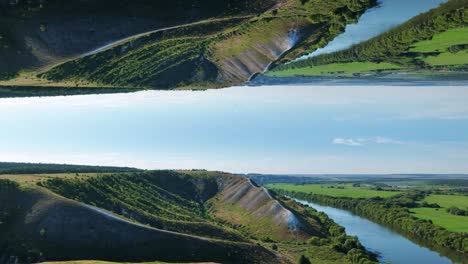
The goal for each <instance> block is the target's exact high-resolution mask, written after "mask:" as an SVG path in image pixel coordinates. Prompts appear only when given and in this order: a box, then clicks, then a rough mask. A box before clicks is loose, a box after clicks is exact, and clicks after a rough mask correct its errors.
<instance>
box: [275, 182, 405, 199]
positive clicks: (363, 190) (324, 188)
mask: <svg viewBox="0 0 468 264" xmlns="http://www.w3.org/2000/svg"><path fill="white" fill-rule="evenodd" d="M267 187H268V188H269V189H282V190H286V191H295V192H304V193H314V194H322V195H329V196H334V197H349V198H372V197H382V198H385V197H390V196H394V195H397V194H399V193H401V192H399V191H385V190H374V189H371V188H368V187H355V186H353V185H352V184H305V185H294V184H269V185H268V186H267Z"/></svg>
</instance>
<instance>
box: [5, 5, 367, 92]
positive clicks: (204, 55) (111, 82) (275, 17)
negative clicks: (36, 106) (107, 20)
mask: <svg viewBox="0 0 468 264" xmlns="http://www.w3.org/2000/svg"><path fill="white" fill-rule="evenodd" d="M101 1H104V0H101ZM141 1H143V0H141ZM97 2H99V1H97ZM176 2H178V1H176ZM202 2H204V1H202ZM206 2H212V1H206ZM219 2H229V3H225V4H226V6H228V7H233V6H235V8H234V7H233V8H228V12H221V11H219V10H218V12H217V13H216V12H215V11H216V10H217V9H215V11H213V10H212V8H209V7H208V6H209V5H205V4H204V3H203V4H198V6H197V7H198V9H196V10H195V11H194V13H197V14H198V13H200V14H201V15H198V16H194V19H192V20H191V21H197V22H195V23H189V24H186V25H182V24H185V23H183V22H187V21H185V20H184V21H174V19H172V20H169V21H174V22H173V23H172V24H170V23H166V24H164V25H161V23H159V26H155V25H156V24H157V23H156V22H154V23H147V24H148V25H149V26H147V27H137V28H139V30H140V33H141V32H148V33H147V34H144V35H142V34H137V35H135V37H134V38H131V37H130V38H129V36H132V33H131V30H122V31H121V32H123V33H121V34H119V35H118V36H116V35H115V34H114V35H113V34H111V33H109V34H110V35H112V36H114V39H112V40H113V41H115V40H118V39H122V38H124V39H123V40H122V41H118V42H115V43H113V44H111V45H104V47H105V48H102V49H100V48H98V47H100V45H101V44H102V43H103V41H94V42H93V44H89V45H77V46H79V47H82V46H84V47H86V48H85V49H86V51H87V52H83V51H84V50H85V49H84V48H83V49H81V51H82V52H83V53H85V54H87V55H88V56H85V57H79V58H75V59H73V56H77V55H78V54H79V51H80V50H79V49H78V48H73V49H71V50H74V52H73V53H72V52H70V54H68V53H67V54H64V55H60V56H58V57H60V59H53V60H47V59H43V58H42V57H41V56H38V55H37V54H36V55H34V54H33V57H34V58H36V60H38V61H39V62H38V63H31V65H30V67H32V68H34V67H37V65H53V64H54V63H55V62H59V61H61V60H63V61H66V62H64V63H61V64H59V65H56V66H55V67H54V68H53V69H50V70H45V71H42V74H40V75H39V76H40V77H41V78H42V79H37V78H35V77H33V76H20V77H19V78H18V81H15V80H14V81H10V82H7V83H4V84H5V85H6V84H9V85H15V84H22V85H48V86H51V85H72V86H75V85H77V86H82V87H89V86H92V87H95V86H98V87H117V88H124V87H126V88H153V89H170V88H177V87H190V88H196V87H202V88H209V87H220V86H228V85H232V84H238V83H241V82H244V81H247V80H248V79H249V78H251V77H252V76H254V75H255V74H257V73H261V72H263V71H265V70H266V69H267V68H268V67H269V65H270V64H272V63H274V62H275V61H287V60H290V59H292V58H294V57H296V56H298V55H299V54H302V53H303V52H304V51H306V50H309V51H310V50H312V49H315V48H317V47H319V46H323V45H324V44H325V43H326V42H328V41H329V40H330V39H332V38H333V37H334V36H336V35H337V34H339V33H341V32H342V31H343V30H344V27H345V25H346V24H347V23H351V22H354V21H355V20H356V19H357V18H358V17H359V16H360V15H361V14H362V13H363V12H364V11H365V10H366V9H367V8H369V7H370V6H372V5H374V4H375V1H374V0H360V1H351V0H340V1H334V2H333V3H330V2H329V1H324V0H308V1H301V0H271V1H246V3H243V4H239V3H238V4H235V5H234V4H232V3H230V2H231V1H219ZM234 2H235V1H234ZM240 2H244V1H240ZM197 3H198V2H197ZM46 4H47V2H46ZM126 4H128V5H130V6H132V4H130V3H126ZM215 6H218V5H215ZM205 9H207V10H209V11H210V12H207V11H206V10H205ZM41 10H42V9H40V11H37V12H39V13H41V12H42V13H44V11H41ZM46 10H48V9H47V8H46ZM113 10H114V9H113ZM116 10H117V11H118V10H120V9H119V8H115V10H114V12H117V11H116ZM176 10H177V9H174V10H172V11H170V8H168V9H167V10H166V11H167V13H166V16H167V15H168V14H172V16H174V17H179V14H178V13H176V12H175V11H176ZM49 12H50V11H49ZM106 12H107V11H106ZM42 13H41V14H42ZM117 13H118V12H117ZM92 14H95V16H94V17H91V18H87V19H89V20H90V21H95V20H99V19H101V15H100V14H99V12H97V11H94V12H93V13H92ZM175 14H177V15H175ZM49 16H50V17H54V15H49ZM33 17H35V16H33ZM106 17H107V16H106ZM135 17H138V19H142V18H148V17H149V16H148V15H146V16H141V15H139V14H137V15H136V16H135ZM151 19H153V20H151V21H154V19H155V18H154V17H151ZM121 20H122V21H125V20H126V19H121ZM158 21H159V20H158ZM162 21H164V20H162ZM191 21H189V22H191ZM159 22H160V21H159ZM130 24H131V25H133V26H135V25H137V24H138V23H137V22H135V23H134V24H132V23H130ZM174 25H181V26H176V27H172V26H174ZM62 26H63V25H62ZM165 26H171V28H167V29H163V28H165ZM80 27H81V26H80ZM149 27H153V29H151V30H144V29H145V28H149ZM48 28H49V27H47V28H42V29H43V30H44V31H43V32H41V30H39V32H36V33H37V34H38V35H39V37H38V38H41V37H45V36H42V35H47V36H48V35H53V34H54V33H53V30H49V29H48ZM155 28H156V29H157V28H160V29H162V30H159V31H155ZM102 30H104V31H105V29H104V28H103V29H102ZM132 30H133V28H132ZM73 32H74V31H73V30H72V31H71V33H69V34H73ZM93 34H94V33H93ZM106 34H107V33H106ZM106 34H104V35H106ZM78 35H79V34H78ZM78 35H77V36H70V38H72V39H74V38H80V37H83V36H82V35H79V36H78ZM87 39H88V40H89V38H87ZM105 39H107V43H108V42H110V41H109V37H108V38H105ZM62 42H63V41H60V40H57V43H60V45H62V46H64V47H67V46H68V45H71V46H73V45H72V44H70V43H68V44H67V43H65V42H63V43H62ZM47 46H50V45H47ZM95 49H97V50H96V51H98V52H97V53H94V52H91V53H88V52H89V51H90V50H95ZM32 50H38V48H33V49H32ZM59 50H60V49H59ZM0 53H1V52H0ZM83 53H82V54H83ZM70 57H71V58H72V59H71V60H69V59H70Z"/></svg>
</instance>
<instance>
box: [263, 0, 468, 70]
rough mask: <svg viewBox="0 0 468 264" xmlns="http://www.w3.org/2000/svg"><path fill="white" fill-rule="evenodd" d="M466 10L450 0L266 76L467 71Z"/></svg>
mask: <svg viewBox="0 0 468 264" xmlns="http://www.w3.org/2000/svg"><path fill="white" fill-rule="evenodd" d="M467 17H468V9H467V3H466V1H464V0H450V1H448V2H447V3H444V4H442V5H441V6H440V7H438V8H435V9H432V10H430V11H428V12H426V13H423V14H421V15H418V16H416V17H414V18H412V19H410V20H409V21H408V22H406V23H404V24H402V25H400V26H398V27H396V28H394V29H391V30H390V31H388V32H386V33H383V34H381V35H379V36H377V37H374V38H372V39H370V40H368V41H365V42H362V43H360V44H356V45H354V46H352V47H351V48H348V49H346V50H343V51H337V52H333V53H329V54H322V55H319V56H316V57H312V58H308V59H304V60H301V61H296V62H292V63H289V64H285V65H279V66H277V67H275V68H274V69H272V71H269V72H268V73H267V76H276V77H285V76H296V75H297V76H301V75H306V76H345V77H350V76H354V77H366V76H372V75H374V76H385V75H388V74H391V73H398V72H420V73H426V74H432V73H434V74H437V73H444V72H448V73H449V72H461V73H465V72H467V71H468V37H467V36H468V28H467V26H468V18H467Z"/></svg>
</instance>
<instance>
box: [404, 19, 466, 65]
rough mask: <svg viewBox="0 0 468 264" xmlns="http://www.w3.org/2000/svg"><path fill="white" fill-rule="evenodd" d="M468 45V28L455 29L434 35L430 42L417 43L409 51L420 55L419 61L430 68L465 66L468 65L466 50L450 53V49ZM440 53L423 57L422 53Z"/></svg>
mask: <svg viewBox="0 0 468 264" xmlns="http://www.w3.org/2000/svg"><path fill="white" fill-rule="evenodd" d="M466 44H468V28H455V29H451V30H447V31H446V32H444V33H441V34H438V35H435V36H434V37H433V38H432V39H431V40H425V41H420V42H417V43H415V44H414V45H413V47H412V48H411V49H410V50H409V51H410V52H418V53H422V54H423V56H421V57H419V59H421V60H423V61H424V62H425V63H426V64H428V65H430V66H444V65H465V64H468V50H466V48H465V49H462V50H459V51H456V52H453V51H452V52H451V51H450V48H451V47H455V46H458V45H466ZM430 52H440V54H438V55H435V56H424V53H430Z"/></svg>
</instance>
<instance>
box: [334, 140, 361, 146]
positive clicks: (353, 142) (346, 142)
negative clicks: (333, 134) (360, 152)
mask: <svg viewBox="0 0 468 264" xmlns="http://www.w3.org/2000/svg"><path fill="white" fill-rule="evenodd" d="M333 144H339V145H340V144H341V145H348V146H353V147H359V146H362V145H363V144H362V143H360V142H359V141H356V140H354V139H352V138H335V139H333Z"/></svg>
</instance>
